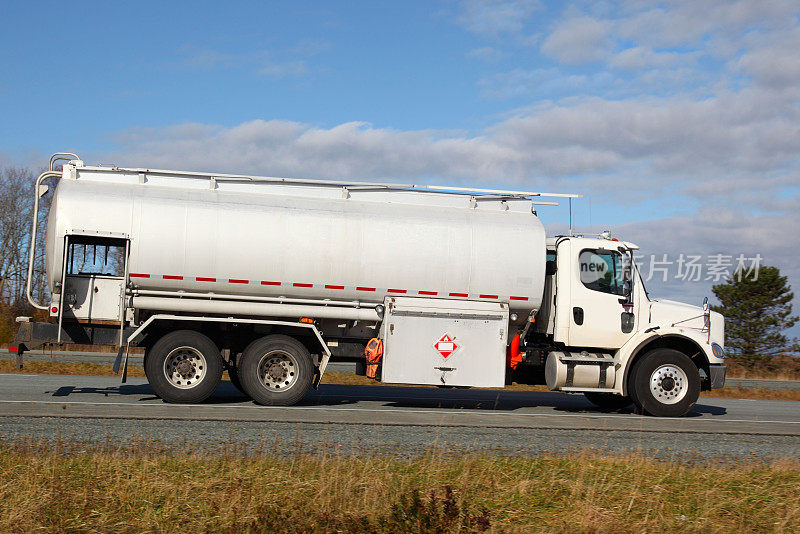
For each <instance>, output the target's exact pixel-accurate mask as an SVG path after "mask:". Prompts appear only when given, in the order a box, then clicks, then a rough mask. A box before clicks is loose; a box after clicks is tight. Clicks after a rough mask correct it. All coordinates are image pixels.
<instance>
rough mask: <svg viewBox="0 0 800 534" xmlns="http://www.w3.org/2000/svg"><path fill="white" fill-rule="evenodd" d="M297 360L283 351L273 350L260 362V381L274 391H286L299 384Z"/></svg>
mask: <svg viewBox="0 0 800 534" xmlns="http://www.w3.org/2000/svg"><path fill="white" fill-rule="evenodd" d="M297 370H298V365H297V359H296V358H295V357H294V356H293V355H292V354H290V353H288V352H286V351H283V350H273V351H271V352H268V353H266V354H265V355H263V356H262V357H261V360H259V362H258V379H259V380H260V381H261V385H263V386H264V387H265V388H267V389H269V390H272V391H284V390H287V389H289V388H291V387H292V386H293V385H294V384H295V383H296V382H297Z"/></svg>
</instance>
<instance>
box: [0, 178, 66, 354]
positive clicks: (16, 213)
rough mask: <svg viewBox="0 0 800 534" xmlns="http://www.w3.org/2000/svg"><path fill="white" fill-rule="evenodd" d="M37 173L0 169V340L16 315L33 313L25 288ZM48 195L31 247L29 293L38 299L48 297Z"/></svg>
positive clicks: (12, 331) (8, 332)
mask: <svg viewBox="0 0 800 534" xmlns="http://www.w3.org/2000/svg"><path fill="white" fill-rule="evenodd" d="M37 176H38V174H37V173H35V172H34V171H33V170H32V169H29V168H25V167H5V168H1V169H0V206H2V208H0V343H8V342H9V341H11V340H12V339H13V337H14V334H15V333H16V332H15V330H16V323H15V318H16V317H17V316H20V315H29V316H30V315H34V309H33V307H32V306H30V304H28V300H27V298H26V296H25V290H26V280H27V276H28V259H29V254H30V244H31V242H30V239H31V226H32V224H33V204H34V202H33V200H34V191H33V189H34V187H35V184H36V177H37ZM48 185H49V187H50V188H51V190H52V188H53V187H54V185H55V181H54V180H50V181H49V184H48ZM50 198H52V194H50V195H47V196H46V197H45V198H43V199H42V203H41V204H42V205H41V208H40V210H39V226H38V231H37V239H36V241H37V243H36V247H35V249H34V250H35V255H34V272H33V279H32V280H33V284H32V293H33V295H34V296H35V298H37V299H38V300H39V302H47V301H48V299H49V294H48V291H47V284H46V280H45V276H44V247H45V227H46V225H47V212H48V209H49V204H50V201H49V199H50ZM38 315H46V314H38Z"/></svg>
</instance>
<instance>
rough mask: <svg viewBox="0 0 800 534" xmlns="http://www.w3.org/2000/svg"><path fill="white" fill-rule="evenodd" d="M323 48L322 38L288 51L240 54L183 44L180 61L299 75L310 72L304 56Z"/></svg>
mask: <svg viewBox="0 0 800 534" xmlns="http://www.w3.org/2000/svg"><path fill="white" fill-rule="evenodd" d="M324 50H325V45H324V43H322V42H319V43H318V42H308V43H303V44H300V45H297V46H296V47H293V48H292V49H290V50H289V51H287V52H275V51H269V50H258V51H253V52H247V53H242V54H228V53H224V52H220V51H218V50H212V49H190V48H186V49H185V50H184V58H183V60H182V63H181V64H182V65H183V67H185V68H189V69H198V70H219V69H222V70H224V69H249V70H251V71H252V72H253V73H255V74H258V75H262V76H269V77H273V78H286V77H301V76H304V75H306V74H308V72H309V68H308V63H307V61H306V59H303V58H304V57H308V56H311V55H315V54H318V53H320V52H322V51H324Z"/></svg>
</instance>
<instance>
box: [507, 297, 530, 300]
mask: <svg viewBox="0 0 800 534" xmlns="http://www.w3.org/2000/svg"><path fill="white" fill-rule="evenodd" d="M510 298H511V300H528V297H510Z"/></svg>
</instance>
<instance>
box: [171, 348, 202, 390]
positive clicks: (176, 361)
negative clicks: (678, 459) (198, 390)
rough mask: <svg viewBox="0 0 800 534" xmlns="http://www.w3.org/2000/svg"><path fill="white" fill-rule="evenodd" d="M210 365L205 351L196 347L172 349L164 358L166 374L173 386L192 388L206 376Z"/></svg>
mask: <svg viewBox="0 0 800 534" xmlns="http://www.w3.org/2000/svg"><path fill="white" fill-rule="evenodd" d="M207 368H208V365H206V357H205V356H203V353H202V352H200V351H199V350H197V349H196V348H194V347H178V348H176V349H172V350H171V351H170V353H169V354H167V357H166V358H165V359H164V376H165V377H166V379H167V382H169V383H170V385H171V386H173V387H176V388H178V389H192V388H193V387H196V386H198V385H199V384H200V383H201V382H202V381H203V378H205V376H206V372H207Z"/></svg>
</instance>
